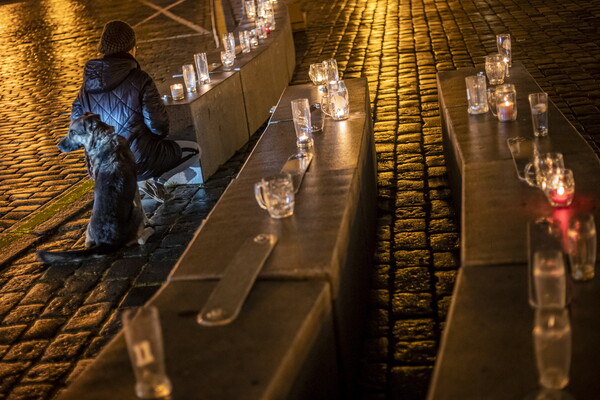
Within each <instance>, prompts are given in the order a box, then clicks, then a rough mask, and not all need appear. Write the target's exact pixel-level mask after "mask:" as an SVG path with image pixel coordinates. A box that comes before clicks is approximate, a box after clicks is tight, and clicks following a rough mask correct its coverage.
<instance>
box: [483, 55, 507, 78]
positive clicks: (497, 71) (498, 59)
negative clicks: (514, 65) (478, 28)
mask: <svg viewBox="0 0 600 400" xmlns="http://www.w3.org/2000/svg"><path fill="white" fill-rule="evenodd" d="M485 74H486V75H487V78H488V80H489V82H490V85H500V84H502V83H504V76H505V75H506V63H505V62H504V58H503V56H502V54H491V55H489V56H485Z"/></svg>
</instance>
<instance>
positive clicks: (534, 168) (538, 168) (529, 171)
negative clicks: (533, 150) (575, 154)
mask: <svg viewBox="0 0 600 400" xmlns="http://www.w3.org/2000/svg"><path fill="white" fill-rule="evenodd" d="M564 167H565V162H564V159H563V155H562V153H543V154H534V157H533V161H532V162H530V163H527V165H525V169H524V176H525V181H526V182H527V183H528V184H529V185H530V186H535V187H538V188H540V189H542V190H544V189H545V187H546V177H547V176H548V174H549V173H550V172H551V171H553V170H555V169H561V168H564Z"/></svg>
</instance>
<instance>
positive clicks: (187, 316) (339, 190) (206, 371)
mask: <svg viewBox="0 0 600 400" xmlns="http://www.w3.org/2000/svg"><path fill="white" fill-rule="evenodd" d="M346 83H347V86H348V91H349V93H350V96H351V102H350V110H351V114H350V118H349V119H348V120H346V121H333V120H331V119H326V120H325V126H324V129H323V132H322V133H320V134H318V135H317V136H316V138H315V153H314V159H313V161H312V164H311V165H310V168H309V169H308V171H307V172H306V175H305V177H304V180H303V182H302V186H301V187H300V190H299V191H298V192H297V194H296V206H295V211H294V215H293V216H291V217H288V218H285V219H282V220H275V219H271V218H270V217H269V216H268V214H267V212H266V211H264V210H262V209H260V208H259V207H258V205H257V204H256V201H255V200H254V194H253V185H254V183H255V182H256V181H258V180H259V179H260V177H262V176H267V175H270V174H273V173H276V172H278V171H279V170H280V169H281V167H282V166H283V164H284V163H285V161H286V160H287V158H288V157H289V156H290V155H292V154H294V153H295V152H296V135H295V133H294V127H293V123H292V122H291V121H290V119H291V111H290V110H289V103H290V100H291V99H294V98H299V97H307V98H309V99H310V102H311V103H314V102H315V101H316V100H317V99H318V92H317V88H316V87H314V86H312V85H300V86H291V87H289V88H288V89H286V91H285V92H284V94H283V95H282V97H281V100H280V101H279V104H278V107H277V110H276V112H275V114H274V115H273V118H272V119H271V121H270V124H269V126H268V128H267V129H266V131H265V132H264V133H263V135H262V137H261V139H260V140H259V142H258V143H257V145H256V147H255V149H254V151H253V152H252V154H251V155H250V157H249V159H248V161H247V162H246V164H245V165H244V167H243V168H242V170H241V171H240V173H239V176H238V178H236V179H235V180H234V181H233V182H232V183H231V184H230V185H229V187H228V188H227V190H226V191H225V193H224V194H223V195H222V197H221V199H220V200H219V201H218V203H217V205H216V206H215V207H214V209H213V211H212V212H211V213H210V215H209V217H208V218H207V220H206V221H205V223H204V224H203V225H202V227H201V228H200V229H199V230H198V231H197V232H196V235H195V237H194V239H192V241H191V242H190V244H189V245H188V247H187V249H186V251H185V253H184V254H183V255H182V257H181V258H180V260H179V261H178V263H177V265H176V267H175V269H174V271H173V273H172V274H171V276H170V278H169V280H168V283H167V284H166V285H165V286H164V287H163V288H162V290H161V291H160V292H159V293H158V294H157V295H156V296H155V297H154V298H153V299H152V301H151V303H152V304H154V305H156V306H157V307H158V308H159V310H160V313H161V318H162V326H163V330H164V332H165V333H164V337H165V339H164V341H165V349H166V360H167V361H166V365H167V371H168V373H169V375H170V376H171V378H172V379H173V384H174V392H173V396H172V398H173V399H174V400H176V399H186V400H187V399H190V398H196V394H198V393H201V397H202V398H206V399H219V400H220V399H249V400H253V399H297V400H306V399H317V400H318V399H323V400H325V399H327V400H331V399H353V398H355V396H356V391H354V390H353V385H354V384H355V383H356V367H357V364H358V356H359V353H360V343H361V340H360V339H361V333H362V328H363V325H364V311H365V310H364V308H365V304H366V297H367V293H368V290H367V288H368V282H369V279H368V276H369V267H370V265H371V262H372V254H373V251H374V243H375V221H376V175H375V171H376V169H375V168H376V163H375V147H374V141H373V131H372V122H371V116H370V102H369V97H368V93H369V92H368V88H367V80H366V79H353V80H348V81H346ZM260 233H271V234H275V235H277V236H278V239H279V241H278V243H277V245H276V247H275V248H274V249H273V251H272V253H271V255H270V256H269V258H268V260H267V262H266V264H265V265H264V267H263V269H262V272H261V273H260V275H259V277H258V280H257V282H256V284H255V286H254V288H253V289H252V291H251V293H250V295H249V297H248V299H247V300H246V303H245V304H244V306H243V308H242V311H241V313H240V315H239V316H238V318H237V319H235V320H234V321H233V322H232V323H231V324H229V325H225V326H219V327H204V326H201V325H199V324H198V323H197V322H196V316H197V314H198V312H199V311H200V309H201V308H202V307H203V306H204V304H205V303H206V301H207V299H208V297H209V295H210V293H211V292H212V290H213V289H214V287H215V285H216V281H217V280H219V279H221V278H222V277H223V275H224V274H225V271H226V268H227V266H228V265H229V263H230V262H231V260H232V259H233V258H234V256H235V254H236V252H237V250H238V249H239V248H240V247H241V246H242V244H243V243H244V242H245V241H246V240H248V238H253V237H256V236H257V235H258V234H260ZM133 388H134V378H133V374H132V371H131V366H130V363H129V359H128V355H127V351H126V348H125V342H124V338H123V335H122V334H119V335H118V336H117V337H116V338H115V339H114V340H113V341H112V342H111V343H109V344H108V345H107V346H106V348H105V349H104V350H103V351H102V352H101V353H100V355H99V356H98V357H97V359H96V361H95V362H94V363H93V364H92V365H91V366H90V367H88V369H87V370H86V371H84V373H83V374H82V376H81V377H80V378H79V379H77V380H76V381H75V382H74V383H73V384H72V385H71V386H70V387H68V388H67V389H66V391H65V392H64V393H62V394H61V396H60V397H59V398H60V399H63V400H66V399H81V398H85V399H86V400H88V399H89V400H93V399H113V398H118V399H134V398H135V394H134V390H133ZM198 398H200V397H198Z"/></svg>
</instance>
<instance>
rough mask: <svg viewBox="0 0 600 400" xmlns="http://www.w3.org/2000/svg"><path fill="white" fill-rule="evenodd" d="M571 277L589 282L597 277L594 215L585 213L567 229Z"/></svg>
mask: <svg viewBox="0 0 600 400" xmlns="http://www.w3.org/2000/svg"><path fill="white" fill-rule="evenodd" d="M567 238H568V252H569V264H570V267H571V277H572V278H573V279H574V280H576V281H587V280H590V279H592V278H593V277H594V275H595V265H596V244H597V239H596V221H595V220H594V216H593V215H592V214H588V213H584V214H579V215H576V216H574V217H573V218H571V220H570V221H569V227H568V229H567Z"/></svg>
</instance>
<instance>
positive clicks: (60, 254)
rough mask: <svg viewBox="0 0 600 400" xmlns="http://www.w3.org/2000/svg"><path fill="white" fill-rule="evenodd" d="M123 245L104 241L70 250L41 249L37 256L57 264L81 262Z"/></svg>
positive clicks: (48, 262) (44, 261)
mask: <svg viewBox="0 0 600 400" xmlns="http://www.w3.org/2000/svg"><path fill="white" fill-rule="evenodd" d="M121 247H122V246H117V245H111V244H106V243H102V244H99V245H97V246H93V247H90V248H88V249H82V250H69V251H49V250H40V251H38V252H37V256H38V258H39V260H40V261H41V262H43V263H44V264H55V263H70V262H80V261H84V260H87V259H89V258H94V257H101V256H103V255H105V254H109V253H112V252H114V251H116V250H118V249H120V248H121Z"/></svg>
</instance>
